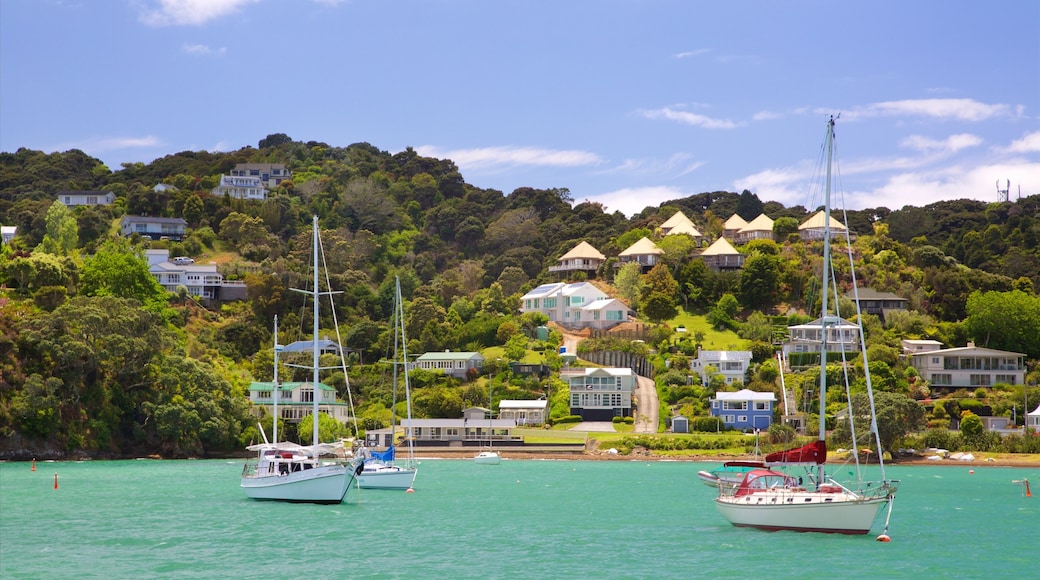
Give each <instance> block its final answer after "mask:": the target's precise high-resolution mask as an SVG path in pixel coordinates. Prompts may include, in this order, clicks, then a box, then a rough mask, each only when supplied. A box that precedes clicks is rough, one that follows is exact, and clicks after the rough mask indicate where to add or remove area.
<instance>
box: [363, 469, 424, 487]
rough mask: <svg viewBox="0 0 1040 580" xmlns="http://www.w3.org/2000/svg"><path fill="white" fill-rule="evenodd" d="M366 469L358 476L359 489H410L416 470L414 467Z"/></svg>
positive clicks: (413, 482)
mask: <svg viewBox="0 0 1040 580" xmlns="http://www.w3.org/2000/svg"><path fill="white" fill-rule="evenodd" d="M365 467H366V469H365V470H364V471H362V472H361V475H359V476H358V478H357V482H358V487H360V488H361V489H411V488H412V486H413V485H414V484H415V475H416V473H417V472H418V470H417V469H416V468H414V467H398V466H379V467H375V468H374V469H368V465H367V464H366V465H365Z"/></svg>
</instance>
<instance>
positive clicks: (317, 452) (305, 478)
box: [241, 216, 364, 504]
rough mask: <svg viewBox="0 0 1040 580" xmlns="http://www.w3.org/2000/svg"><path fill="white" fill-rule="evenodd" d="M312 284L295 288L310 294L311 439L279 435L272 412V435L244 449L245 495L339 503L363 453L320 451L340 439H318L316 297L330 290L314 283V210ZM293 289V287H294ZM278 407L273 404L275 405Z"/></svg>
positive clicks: (337, 446)
mask: <svg viewBox="0 0 1040 580" xmlns="http://www.w3.org/2000/svg"><path fill="white" fill-rule="evenodd" d="M313 227H314V289H313V290H311V291H307V290H297V291H299V292H304V293H306V294H310V295H312V296H313V297H314V334H313V337H312V344H311V350H312V354H313V359H312V360H313V364H312V365H311V367H309V368H311V369H312V374H313V376H312V380H311V385H312V386H313V389H314V394H313V399H314V408H313V411H312V412H313V419H314V421H313V422H314V431H313V433H312V435H313V437H312V439H311V441H312V445H310V446H306V447H305V446H302V445H298V444H295V443H290V442H279V441H278V435H277V433H278V431H277V428H278V427H277V426H278V416H277V414H276V415H275V418H274V419H275V430H274V441H273V442H268V441H267V436H266V435H264V442H263V443H261V444H258V445H250V446H249V447H248V448H247V449H249V450H250V451H255V452H256V453H257V457H256V460H255V461H252V462H247V463H246V465H245V467H244V468H243V469H242V482H241V486H242V489H243V490H244V491H245V494H246V496H247V497H249V498H252V499H259V500H279V501H288V502H306V503H325V504H338V503H340V502H342V501H343V497H344V496H346V494H347V489H349V488H350V486H351V484H353V483H354V479H355V477H356V476H357V473H359V472H360V471H361V470H362V468H363V465H364V464H363V459H362V458H358V457H352V458H349V459H345V460H341V459H322V456H323V455H326V456H328V455H333V456H337V455H338V454H339V453H341V452H342V445H340V444H319V443H318V423H319V421H318V404H319V402H320V399H321V397H320V392H321V391H320V390H319V387H318V385H319V382H318V371H319V370H320V366H319V362H318V357H319V354H320V352H319V350H320V349H319V348H318V310H319V306H318V305H319V302H320V300H319V298H320V297H321V295H322V294H329V295H331V294H333V292H331V291H330V292H321V291H319V286H318V269H319V268H318V252H319V247H320V243H321V241H320V239H319V238H318V216H314V225H313ZM294 290H295V288H294ZM275 328H276V331H275V376H274V394H275V399H274V400H275V404H276V405H277V400H278V391H279V389H280V386H279V384H278V374H277V372H278V371H277V369H278V356H277V352H278V346H277V345H278V337H277V323H276V327H275ZM275 408H276V409H277V407H275Z"/></svg>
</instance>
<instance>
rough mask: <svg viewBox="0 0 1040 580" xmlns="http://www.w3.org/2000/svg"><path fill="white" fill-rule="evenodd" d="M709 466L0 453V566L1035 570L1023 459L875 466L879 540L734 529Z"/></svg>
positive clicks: (635, 572) (594, 572) (701, 573)
mask: <svg viewBox="0 0 1040 580" xmlns="http://www.w3.org/2000/svg"><path fill="white" fill-rule="evenodd" d="M710 466H711V465H710V464H704V463H692V462H649V463H648V462H630V461H526V460H525V461H519V460H517V461H509V460H507V461H504V462H503V463H502V464H501V465H498V466H478V465H474V464H473V463H472V462H471V461H462V460H424V461H423V462H422V463H421V465H420V467H419V475H418V479H417V481H416V490H415V493H412V494H408V493H405V492H401V491H381V490H363V491H362V492H361V493H360V494H359V493H358V492H357V490H352V491H351V492H349V493H348V495H347V502H345V503H343V504H341V505H335V506H318V505H305V504H283V503H273V502H256V501H252V500H248V499H246V498H245V497H244V496H243V494H242V492H241V490H240V489H239V487H238V480H239V474H240V472H241V469H242V462H241V461H223V460H221V461H216V460H214V461H151V460H140V461H94V462H83V463H37V469H36V471H35V472H33V471H31V470H30V465H29V464H27V463H3V464H0V577H2V578H4V579H7V578H92V577H104V578H260V577H274V576H289V577H317V578H439V579H444V580H448V579H454V578H697V577H721V578H737V577H769V578H809V577H813V578H821V577H831V576H837V577H840V578H907V577H918V578H921V579H924V578H936V577H945V578H992V577H1001V578H1038V577H1040V559H1038V558H1037V553H1038V548H1040V485H1038V480H1040V467H1033V468H1001V467H985V466H979V465H972V466H967V465H965V466H960V465H957V466H934V467H933V466H920V467H919V466H914V467H902V468H900V467H893V468H890V469H889V471H890V473H889V476H890V477H896V478H900V479H902V480H903V483H902V486H901V488H900V490H899V494H898V496H897V499H896V502H895V508H894V512H893V517H892V524H891V526H890V528H889V535H890V536H891V537H892V542H891V543H887V544H884V543H878V542H875V541H874V537H875V536H876V535H877V534H879V533H880V532H881V527H882V526H883V522H879V524H878V526H877V527H876V528H875V530H873V531H872V533H871V534H870V535H868V536H837V535H823V534H798V533H793V532H774V533H769V532H761V531H757V530H750V529H743V528H739V529H738V528H734V527H732V526H730V525H729V524H728V523H727V522H726V521H725V520H723V519H722V518H721V516H719V515H718V514H717V513H716V511H715V508H714V506H713V504H712V498H713V496H714V493H713V491H712V490H711V489H709V488H708V487H706V486H704V485H703V484H701V483H700V482H699V480H698V479H697V476H696V473H697V471H698V470H701V469H705V468H708V467H710ZM969 469H974V471H975V473H974V474H970V473H969ZM55 473H58V474H59V480H58V484H59V488H58V489H57V490H55V489H54V474H55ZM1023 478H1029V480H1030V482H1031V483H1032V484H1033V497H1029V498H1027V497H1024V488H1023V487H1022V486H1019V485H1014V484H1012V483H1011V481H1012V480H1013V479H1023Z"/></svg>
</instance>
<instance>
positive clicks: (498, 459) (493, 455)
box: [473, 375, 502, 465]
mask: <svg viewBox="0 0 1040 580" xmlns="http://www.w3.org/2000/svg"><path fill="white" fill-rule="evenodd" d="M491 406H492V402H491V376H490V375H488V407H489V409H488V448H487V449H485V450H483V451H481V452H480V453H478V454H477V456H476V457H474V458H473V462H474V463H476V464H478V465H498V464H499V463H502V456H501V455H499V454H498V452H497V451H495V450H494V448H493V447H494V441H493V439H494V438H495V431H494V428H493V427H492V426H491V421H492V417H493V416H494V411H492V410H491V409H490V407H491Z"/></svg>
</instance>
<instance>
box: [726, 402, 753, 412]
mask: <svg viewBox="0 0 1040 580" xmlns="http://www.w3.org/2000/svg"><path fill="white" fill-rule="evenodd" d="M722 409H723V410H725V411H747V401H723V403H722Z"/></svg>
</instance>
